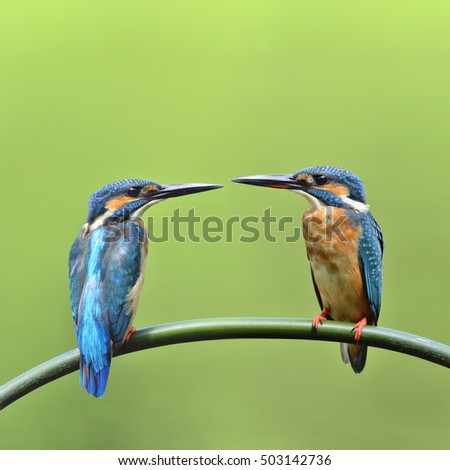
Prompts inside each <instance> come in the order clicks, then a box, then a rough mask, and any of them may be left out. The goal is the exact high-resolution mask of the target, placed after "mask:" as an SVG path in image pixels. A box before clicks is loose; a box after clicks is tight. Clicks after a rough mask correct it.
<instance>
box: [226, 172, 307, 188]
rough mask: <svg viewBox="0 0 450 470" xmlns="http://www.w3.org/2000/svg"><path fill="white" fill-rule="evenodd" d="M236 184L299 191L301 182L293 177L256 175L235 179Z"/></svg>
mask: <svg viewBox="0 0 450 470" xmlns="http://www.w3.org/2000/svg"><path fill="white" fill-rule="evenodd" d="M231 181H233V182H234V183H242V184H252V185H254V186H266V187H268V188H277V189H299V186H300V184H299V182H298V181H297V180H296V179H295V178H294V177H293V175H256V176H243V177H242V178H234V179H232V180H231Z"/></svg>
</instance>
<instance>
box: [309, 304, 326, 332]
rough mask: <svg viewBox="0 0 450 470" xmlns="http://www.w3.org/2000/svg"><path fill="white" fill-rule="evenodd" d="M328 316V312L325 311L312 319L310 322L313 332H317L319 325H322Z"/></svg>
mask: <svg viewBox="0 0 450 470" xmlns="http://www.w3.org/2000/svg"><path fill="white" fill-rule="evenodd" d="M327 316H328V310H327V309H325V310H324V311H323V312H322V313H321V314H320V315H317V316H316V317H314V318H313V321H312V329H313V330H314V331H317V329H318V328H319V325H323V322H324V320H326V319H327Z"/></svg>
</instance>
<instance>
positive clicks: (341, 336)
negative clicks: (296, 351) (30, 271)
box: [0, 317, 450, 410]
mask: <svg viewBox="0 0 450 470" xmlns="http://www.w3.org/2000/svg"><path fill="white" fill-rule="evenodd" d="M352 328H353V324H350V323H341V322H335V321H326V322H324V324H323V325H322V326H319V329H318V330H317V331H313V330H312V329H311V320H310V319H296V318H271V317H259V318H258V317H248V318H245V317H239V318H233V317H230V318H205V319H198V320H187V321H180V322H174V323H165V324H162V325H155V326H151V327H148V328H142V329H140V330H138V331H136V333H134V335H133V336H132V337H131V339H130V341H129V342H128V343H126V344H125V345H124V346H123V347H122V348H121V349H120V351H119V352H118V353H117V354H116V356H121V355H123V354H129V353H131V352H135V351H140V350H142V349H150V348H156V347H159V346H167V345H170V344H179V343H190V342H194V341H206V340H217V339H232V338H234V339H237V338H266V339H268V338H277V339H308V340H319V341H334V342H341V343H353V333H352ZM360 344H364V345H367V346H375V347H378V348H384V349H389V350H391V351H396V352H400V353H404V354H409V355H411V356H416V357H419V358H421V359H425V360H427V361H430V362H434V363H436V364H440V365H442V366H445V367H450V346H447V345H445V344H441V343H438V342H436V341H433V340H431V339H427V338H422V337H420V336H416V335H412V334H410V333H404V332H402V331H397V330H391V329H388V328H381V327H373V326H367V327H365V328H364V331H363V334H362V336H361V340H360ZM79 356H80V354H79V351H78V349H74V350H72V351H68V352H66V353H64V354H62V355H60V356H57V357H55V358H53V359H50V360H48V361H46V362H44V363H42V364H40V365H38V366H37V367H34V368H33V369H30V370H28V371H27V372H25V373H23V374H22V375H19V376H18V377H16V378H14V379H12V380H11V381H10V382H7V383H6V384H4V385H2V386H0V410H1V409H3V408H5V407H7V406H8V405H10V404H11V403H13V402H14V401H16V400H18V399H19V398H21V397H23V396H24V395H26V394H28V393H30V392H32V391H33V390H35V389H37V388H39V387H41V386H42V385H45V384H47V383H49V382H52V381H53V380H56V379H58V378H60V377H63V376H65V375H67V374H70V373H71V372H74V371H76V370H77V369H78V362H79ZM296 360H301V356H299V357H298V358H296Z"/></svg>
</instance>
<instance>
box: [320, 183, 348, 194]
mask: <svg viewBox="0 0 450 470" xmlns="http://www.w3.org/2000/svg"><path fill="white" fill-rule="evenodd" d="M317 188H318V189H323V190H325V191H329V192H330V193H333V194H335V195H336V196H348V195H349V194H350V193H349V191H348V188H346V187H345V186H342V185H340V184H337V183H328V184H324V185H323V186H318V187H317Z"/></svg>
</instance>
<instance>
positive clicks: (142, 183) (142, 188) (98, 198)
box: [86, 179, 222, 229]
mask: <svg viewBox="0 0 450 470" xmlns="http://www.w3.org/2000/svg"><path fill="white" fill-rule="evenodd" d="M221 187H222V186H220V185H217V184H197V183H188V184H166V185H161V184H158V183H156V182H155V181H151V180H139V179H126V180H120V181H115V182H114V183H110V184H108V185H106V186H104V187H103V188H101V189H99V190H97V191H96V192H95V193H94V194H92V196H91V198H90V199H89V206H88V208H89V214H88V218H87V221H86V222H87V224H89V226H90V228H91V229H93V228H96V227H97V226H100V225H102V224H104V223H105V222H107V221H114V222H121V221H124V220H127V219H129V218H131V217H140V216H142V214H143V213H144V211H145V210H146V209H147V208H149V207H150V206H151V205H153V204H156V203H157V202H160V201H164V200H165V199H168V198H170V197H177V196H184V195H186V194H193V193H199V192H202V191H210V190H212V189H217V188H221Z"/></svg>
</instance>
